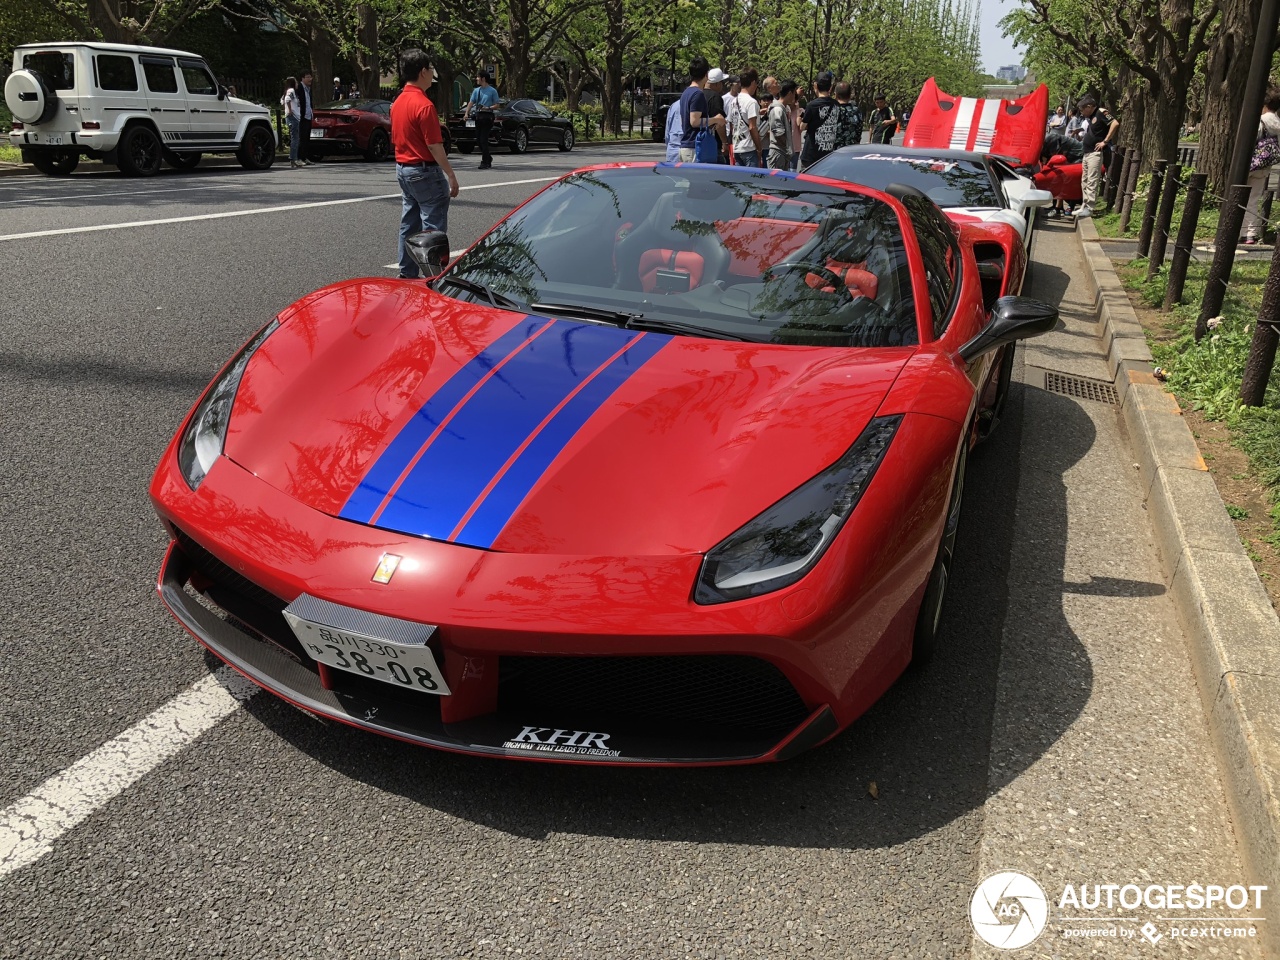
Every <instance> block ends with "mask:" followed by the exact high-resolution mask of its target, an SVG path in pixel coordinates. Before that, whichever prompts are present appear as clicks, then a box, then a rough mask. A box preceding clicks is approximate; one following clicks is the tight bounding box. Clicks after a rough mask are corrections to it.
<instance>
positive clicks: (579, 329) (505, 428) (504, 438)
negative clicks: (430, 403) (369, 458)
mask: <svg viewBox="0 0 1280 960" xmlns="http://www.w3.org/2000/svg"><path fill="white" fill-rule="evenodd" d="M635 336H636V334H635V333H634V332H631V331H626V330H619V329H617V328H616V327H607V326H601V325H599V324H585V323H569V322H565V321H556V322H555V323H554V325H553V326H552V328H551V329H550V330H548V331H547V332H546V333H545V334H543V335H542V336H540V337H538V338H537V339H536V340H533V341H532V342H530V343H529V344H528V345H527V346H526V347H525V348H524V349H522V350H521V351H520V352H519V353H518V354H516V355H515V356H514V357H512V358H511V360H510V361H509V362H508V363H507V364H506V365H505V366H503V368H502V369H501V370H500V371H499V372H498V374H497V375H495V376H494V377H493V378H491V379H490V380H488V381H486V382H485V383H484V385H483V386H482V387H481V388H480V389H479V390H478V391H476V393H475V395H474V396H472V397H471V399H470V400H468V401H467V403H466V404H465V405H464V406H463V407H462V409H461V410H459V411H458V413H457V414H456V415H455V416H454V418H453V419H452V420H451V421H450V423H449V426H448V429H446V430H445V431H443V432H442V433H440V435H439V436H438V437H437V438H436V439H435V441H434V442H433V443H432V444H431V445H430V446H429V447H428V448H427V449H426V451H425V452H424V453H423V454H422V456H421V458H420V459H419V460H418V462H417V464H416V465H415V466H414V467H413V470H412V471H411V472H410V473H409V475H408V477H406V478H405V480H404V482H403V483H402V484H401V485H400V487H399V488H398V489H396V490H395V493H394V495H393V496H392V498H391V501H390V502H389V503H388V504H387V506H386V508H385V509H384V510H383V512H382V513H381V515H380V516H378V517H377V519H376V520H375V521H374V522H375V523H376V524H377V526H379V527H383V528H385V529H389V530H396V531H399V532H401V533H408V534H413V535H416V536H426V537H431V538H433V539H437V540H444V539H448V538H449V535H450V534H451V533H452V532H453V530H454V529H455V528H456V527H457V525H458V523H459V522H461V520H462V518H463V517H464V516H465V515H466V513H467V511H468V510H469V509H471V506H472V504H474V503H475V502H476V500H477V498H478V497H479V496H480V495H481V494H482V493H483V492H484V490H485V488H486V487H487V486H488V485H489V483H490V482H491V481H492V479H493V477H494V476H495V475H496V474H497V472H498V471H499V470H500V469H501V468H502V467H503V465H504V464H505V463H506V462H507V461H508V460H509V459H510V458H511V457H512V455H513V454H514V453H515V452H516V451H517V450H518V449H519V448H520V446H521V445H522V444H523V443H524V442H525V441H526V440H527V439H528V437H529V436H530V434H531V433H533V431H534V430H535V429H536V428H537V427H538V425H539V424H540V423H542V422H543V421H544V420H545V419H546V418H547V416H548V415H549V414H550V413H551V412H552V411H553V410H555V409H556V407H557V406H559V405H560V404H561V403H562V402H563V401H564V400H565V398H566V397H567V396H569V394H570V393H572V392H573V390H574V389H575V388H576V387H578V385H579V384H580V383H581V382H582V381H584V380H586V379H587V378H588V377H590V376H591V375H592V374H594V373H595V372H596V371H597V370H598V369H599V368H600V367H601V365H603V364H604V363H605V362H606V361H607V360H608V359H609V358H610V357H612V356H613V355H614V354H615V353H617V352H618V351H619V350H620V349H621V348H622V347H623V346H625V345H626V343H627V341H628V340H631V339H632V338H634V337H635ZM597 379H598V378H597ZM592 385H594V383H593V384H592ZM588 389H589V388H588ZM586 392H588V391H587V390H584V391H583V393H586ZM576 399H577V398H576V397H575V400H576ZM598 403H599V401H597V405H598Z"/></svg>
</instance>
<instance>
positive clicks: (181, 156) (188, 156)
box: [164, 150, 200, 170]
mask: <svg viewBox="0 0 1280 960" xmlns="http://www.w3.org/2000/svg"><path fill="white" fill-rule="evenodd" d="M164 162H165V163H167V164H169V166H171V167H173V169H175V170H194V169H195V168H196V164H198V163H199V162H200V154H198V153H174V152H173V151H172V150H170V151H167V152H166V153H165V155H164Z"/></svg>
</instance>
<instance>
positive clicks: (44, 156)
mask: <svg viewBox="0 0 1280 960" xmlns="http://www.w3.org/2000/svg"><path fill="white" fill-rule="evenodd" d="M30 157H31V160H30V162H31V165H32V166H33V167H35V168H36V169H37V170H39V171H40V172H41V173H43V174H44V175H45V176H46V177H66V176H70V175H71V172H72V171H73V170H75V168H76V167H78V166H79V165H80V154H78V153H75V152H73V151H71V150H32V151H31V152H30Z"/></svg>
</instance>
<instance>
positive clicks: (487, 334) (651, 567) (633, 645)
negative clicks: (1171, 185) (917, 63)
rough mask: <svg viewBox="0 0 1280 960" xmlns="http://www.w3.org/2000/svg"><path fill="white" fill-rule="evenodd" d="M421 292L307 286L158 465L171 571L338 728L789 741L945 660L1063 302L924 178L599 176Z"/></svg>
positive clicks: (426, 244)
mask: <svg viewBox="0 0 1280 960" xmlns="http://www.w3.org/2000/svg"><path fill="white" fill-rule="evenodd" d="M415 243H416V244H417V246H418V247H419V253H420V259H421V260H422V262H423V263H424V266H425V265H428V264H430V265H432V266H434V267H435V268H436V269H433V270H431V271H430V272H431V273H433V274H438V275H437V276H436V277H435V279H433V280H430V281H428V282H426V283H424V282H422V281H406V280H382V279H367V280H352V281H346V282H343V283H339V284H335V285H334V286H331V287H328V288H325V289H322V290H319V291H317V292H315V293H313V294H310V295H308V296H307V297H304V298H303V299H302V300H300V301H298V302H297V303H295V304H293V305H292V306H290V307H288V308H287V309H285V310H284V311H283V312H281V313H280V314H279V316H277V317H276V318H275V319H273V320H271V321H270V322H269V323H268V324H267V325H266V326H265V327H263V328H262V329H261V330H260V331H259V332H258V333H256V334H255V335H254V336H253V337H252V338H251V339H250V340H249V343H248V344H247V345H246V346H245V347H244V348H243V349H242V350H241V351H240V352H239V353H238V354H237V355H236V356H235V357H234V358H233V359H232V360H231V361H230V362H229V363H228V364H227V366H226V367H225V368H224V369H223V370H222V371H221V372H220V373H219V374H218V376H217V377H216V378H215V379H214V381H213V383H212V384H211V385H210V386H209V388H208V389H207V390H206V392H205V394H204V396H203V397H202V398H201V399H200V400H199V402H198V403H197V404H196V406H195V408H194V409H193V410H192V412H191V413H190V414H189V415H188V417H187V419H186V421H185V422H184V423H183V425H182V426H181V428H180V429H179V430H178V433H177V435H176V436H175V437H174V439H173V441H172V443H171V444H170V446H169V448H168V449H167V450H166V451H165V453H164V455H163V458H162V460H161V462H160V465H159V467H158V469H157V471H156V474H155V477H154V479H153V481H152V486H151V496H152V499H153V501H154V503H155V506H156V508H157V510H158V511H159V513H160V515H161V517H162V518H163V520H164V522H165V524H166V526H167V527H168V530H169V532H170V534H171V536H172V543H171V544H170V546H169V550H168V553H167V555H166V557H165V559H164V562H163V566H162V569H161V573H160V578H159V591H160V595H161V597H162V599H163V601H164V603H165V604H166V605H168V607H169V609H170V610H171V611H172V612H173V614H174V615H175V616H176V617H177V619H178V620H179V621H180V622H181V623H182V624H183V625H184V626H185V627H186V628H187V629H188V630H189V631H190V632H191V633H192V634H193V635H194V636H195V637H196V638H197V639H199V640H200V641H201V642H202V643H203V644H205V645H206V646H207V647H208V648H209V649H210V650H211V651H213V652H214V653H215V654H216V655H217V656H218V657H220V658H222V659H223V660H225V661H226V662H227V663H229V664H231V665H232V666H233V667H235V668H236V669H237V670H239V671H241V672H242V673H244V674H245V675H246V676H247V677H249V678H250V679H252V680H253V681H254V682H256V683H258V684H260V685H261V686H262V687H264V688H265V689H267V690H269V691H271V692H273V693H275V694H277V695H278V696H280V697H282V698H284V699H286V700H288V701H290V702H292V703H294V704H296V705H298V706H300V707H302V708H304V709H306V710H308V711H311V712H312V713H315V714H318V715H320V716H323V717H329V718H332V719H335V720H339V721H341V722H343V723H348V724H351V725H354V726H357V727H362V728H365V729H368V730H372V731H376V732H378V733H382V734H386V735H388V736H392V737H396V738H399V739H403V740H407V741H411V742H415V743H421V744H426V745H430V746H434V747H439V748H443V749H448V750H455V751H462V752H467V753H475V754H486V755H493V756H504V757H517V758H524V759H536V760H549V761H571V762H581V763H606V764H608V763H614V764H634V763H650V764H716V763H749V762H754V761H762V760H778V759H783V758H786V757H790V756H792V755H794V754H796V753H798V752H800V751H802V750H805V749H807V748H809V747H812V746H815V745H817V744H819V743H821V742H823V741H825V740H827V739H829V738H830V737H832V736H834V735H835V734H836V733H837V732H839V731H840V730H841V729H843V728H844V727H845V726H847V725H848V724H850V723H851V722H852V721H853V720H854V719H855V718H857V717H858V716H859V715H860V714H861V713H862V712H863V711H865V710H866V709H867V708H868V707H869V706H870V705H871V704H872V703H874V702H875V700H876V699H877V698H878V697H879V696H880V695H881V694H882V693H883V692H884V691H885V690H886V689H887V688H888V687H889V686H890V684H892V683H893V681H894V680H895V678H896V677H897V676H898V675H899V674H900V673H901V672H902V671H903V670H904V669H905V668H906V666H907V665H908V663H910V662H911V661H912V660H913V659H915V660H924V659H927V657H928V655H929V653H930V650H931V648H932V646H933V643H934V639H935V636H936V633H937V629H938V623H939V618H940V616H941V614H942V610H943V600H944V598H945V596H946V589H947V581H948V576H949V571H950V567H951V558H952V555H953V551H954V549H955V546H956V532H957V528H958V522H959V511H960V503H961V493H962V491H963V489H964V476H965V463H966V457H967V454H968V451H969V449H970V447H971V446H972V445H973V444H974V443H975V442H977V441H978V439H980V438H981V437H982V436H983V435H985V434H986V433H987V432H988V431H990V430H991V429H992V428H993V427H994V426H995V423H996V421H997V419H998V416H999V411H1000V407H1001V403H1002V401H1003V398H1004V394H1005V392H1006V391H1007V390H1008V385H1009V380H1008V371H1009V365H1008V364H1007V363H1006V362H1005V358H1006V357H1008V356H1010V351H1011V350H1012V349H1013V346H1012V345H1013V341H1014V340H1015V339H1017V338H1019V337H1025V336H1030V335H1033V334H1035V333H1039V332H1043V331H1044V330H1046V329H1048V328H1050V327H1051V326H1052V325H1053V324H1054V323H1055V321H1056V318H1057V313H1056V310H1054V309H1053V308H1052V307H1048V306H1046V305H1044V304H1040V303H1037V302H1035V301H1029V300H1024V299H1022V298H1019V297H1002V296H1001V293H1002V292H1003V291H1004V290H1006V289H1007V288H1008V284H1009V277H1008V270H1009V268H1010V265H1015V264H1020V257H1021V244H1020V241H1019V238H1018V235H1017V232H1016V231H1015V230H1014V229H1013V228H1011V227H1009V226H1007V225H1002V224H997V225H992V226H988V225H985V224H980V223H973V224H964V225H956V224H954V223H952V222H951V221H949V220H948V219H947V218H946V217H945V216H943V214H942V213H941V212H940V211H939V210H938V208H937V207H936V206H935V205H934V204H933V203H931V202H930V201H929V200H928V199H927V198H926V197H925V196H924V195H923V194H921V193H919V191H916V190H913V189H911V188H909V187H908V188H894V189H893V190H891V191H889V192H881V191H877V190H873V189H870V188H866V187H859V186H853V185H849V184H846V183H841V182H838V181H832V180H823V179H819V178H815V177H811V176H807V175H798V176H797V175H792V174H786V173H779V172H776V171H774V172H766V171H762V170H754V169H748V168H744V167H722V166H702V165H696V164H676V165H670V164H657V165H654V164H639V165H628V164H620V165H612V166H600V167H590V168H586V169H583V170H579V171H577V172H575V173H573V174H571V175H569V176H567V177H565V178H563V179H561V180H559V181H557V182H556V183H554V184H552V185H551V186H549V187H548V188H547V189H546V190H544V191H542V192H541V193H539V194H537V195H536V196H535V197H533V198H532V199H531V200H529V201H528V202H527V203H526V204H525V205H524V206H522V207H520V208H519V209H517V210H516V211H515V212H513V213H512V214H510V215H509V216H508V217H507V218H506V219H505V220H503V221H502V222H501V223H499V224H498V225H497V226H496V227H495V228H494V229H493V230H492V231H490V232H489V233H488V234H487V235H485V236H484V237H482V238H481V239H480V240H479V241H478V242H477V243H476V244H475V245H474V246H473V247H472V248H471V249H470V250H468V251H467V252H466V253H465V254H463V255H462V257H461V258H460V259H458V260H457V261H456V262H454V263H453V264H452V265H450V266H449V267H448V268H447V269H444V265H443V261H444V260H445V259H447V256H448V254H447V251H448V249H449V245H448V238H447V237H445V236H444V235H443V234H423V235H419V236H418V237H417V238H415Z"/></svg>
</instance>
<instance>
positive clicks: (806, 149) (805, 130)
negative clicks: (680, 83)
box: [665, 56, 899, 172]
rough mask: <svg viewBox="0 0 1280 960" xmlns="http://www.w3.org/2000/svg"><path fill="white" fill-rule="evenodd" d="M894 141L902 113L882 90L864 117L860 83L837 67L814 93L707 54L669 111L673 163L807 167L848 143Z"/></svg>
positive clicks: (691, 68) (693, 68)
mask: <svg viewBox="0 0 1280 960" xmlns="http://www.w3.org/2000/svg"><path fill="white" fill-rule="evenodd" d="M867 123H869V124H870V126H871V140H872V142H873V143H889V142H890V141H891V140H892V139H893V136H894V134H895V133H896V132H897V130H898V124H899V118H898V116H897V115H896V114H895V113H894V111H893V108H892V107H890V106H889V104H888V101H887V100H886V99H885V97H884V96H883V95H882V94H877V95H876V97H875V107H874V109H873V110H872V111H871V115H870V116H869V117H868V118H866V119H865V120H864V118H863V116H862V110H861V108H859V106H858V104H856V103H854V102H853V88H852V87H851V86H850V84H848V83H847V82H845V81H842V80H838V79H837V78H836V77H835V76H834V75H832V74H831V73H830V72H823V73H820V74H818V77H817V79H816V80H814V82H813V85H812V92H811V93H810V92H809V91H806V90H804V89H802V87H801V85H800V84H798V83H796V82H795V81H793V80H783V81H780V80H778V78H777V77H773V76H767V77H765V78H764V79H763V80H762V79H760V73H759V71H758V70H756V69H755V68H754V67H747V68H745V69H743V70H741V71H739V72H738V74H736V75H733V76H731V75H729V74H727V73H726V72H725V71H724V70H723V69H721V68H719V67H712V66H711V65H710V64H709V63H708V62H707V61H706V59H705V58H703V57H700V56H699V57H694V58H693V60H692V62H690V64H689V85H688V86H687V87H685V89H684V91H683V92H682V93H681V95H680V101H679V102H678V103H675V104H672V105H671V107H670V109H669V110H668V111H667V126H666V131H665V134H666V144H667V160H669V161H676V160H680V161H684V162H692V161H694V160H697V161H701V162H703V163H732V164H737V165H739V166H747V167H766V168H770V169H774V170H790V171H796V172H799V171H801V170H804V169H806V168H807V167H810V166H812V165H813V164H815V163H817V162H818V160H820V159H822V158H823V157H825V156H826V155H827V154H829V153H831V152H832V151H833V150H838V149H839V148H840V147H844V146H848V145H850V144H854V143H861V142H862V135H863V132H864V125H865V124H867Z"/></svg>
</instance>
